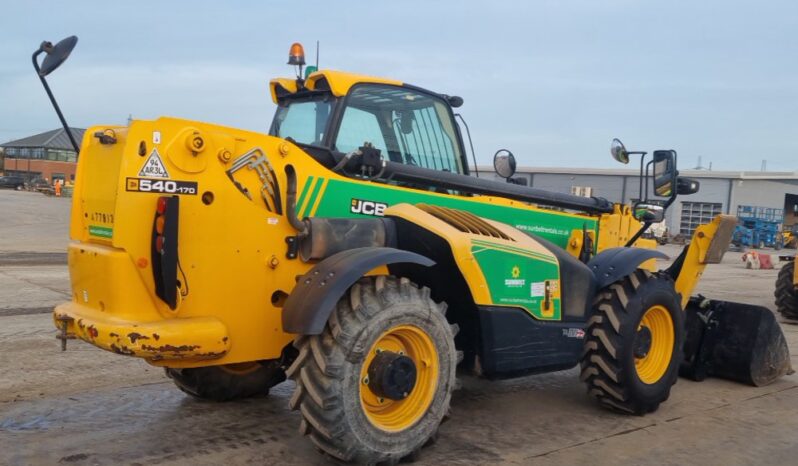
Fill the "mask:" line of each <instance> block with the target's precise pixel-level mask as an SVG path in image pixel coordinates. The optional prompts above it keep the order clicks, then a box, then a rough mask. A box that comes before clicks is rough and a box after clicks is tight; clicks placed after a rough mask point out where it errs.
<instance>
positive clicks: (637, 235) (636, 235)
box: [623, 222, 651, 248]
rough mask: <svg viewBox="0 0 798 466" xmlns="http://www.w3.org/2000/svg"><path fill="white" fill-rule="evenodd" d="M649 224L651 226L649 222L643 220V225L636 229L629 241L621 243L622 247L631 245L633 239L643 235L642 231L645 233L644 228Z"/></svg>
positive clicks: (635, 239) (646, 228)
mask: <svg viewBox="0 0 798 466" xmlns="http://www.w3.org/2000/svg"><path fill="white" fill-rule="evenodd" d="M650 226H651V222H644V223H643V226H642V227H640V229H639V230H637V233H635V234H634V236H632V237H631V238H629V241H627V242H626V244H624V245H623V247H625V248H630V247H632V245H633V244H635V241H637V240H638V239H639V238H640V237H641V236H643V233H645V232H646V230H648V227H650Z"/></svg>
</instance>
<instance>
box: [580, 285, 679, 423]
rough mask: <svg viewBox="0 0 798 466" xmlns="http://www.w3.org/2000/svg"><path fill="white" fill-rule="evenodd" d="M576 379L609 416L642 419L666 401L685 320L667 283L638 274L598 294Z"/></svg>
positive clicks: (676, 370) (676, 361) (672, 289)
mask: <svg viewBox="0 0 798 466" xmlns="http://www.w3.org/2000/svg"><path fill="white" fill-rule="evenodd" d="M594 307H595V311H594V312H595V314H594V315H593V316H592V317H591V318H590V320H589V321H588V328H587V338H586V340H585V349H584V353H583V355H582V361H581V369H582V372H581V379H582V380H583V381H584V382H586V383H587V386H588V393H589V394H590V395H592V396H595V397H596V398H598V401H599V403H600V404H601V405H603V406H605V407H608V408H611V409H613V410H617V411H622V412H625V413H630V414H638V415H642V414H645V413H650V412H653V411H656V409H657V408H658V407H659V405H660V403H662V402H663V401H665V400H667V399H668V396H669V395H670V390H671V386H672V385H673V384H674V383H676V378H677V377H678V375H679V365H680V364H681V362H682V346H683V344H684V338H685V330H684V315H683V311H682V307H681V301H680V299H679V295H678V294H677V293H676V290H675V289H674V286H673V281H672V280H671V278H670V277H668V276H667V275H664V274H656V275H654V274H651V273H649V272H647V271H644V270H637V271H635V272H634V273H632V274H631V275H629V276H628V277H625V278H624V279H622V280H620V281H617V282H615V283H613V284H612V285H609V286H608V287H606V288H605V289H603V290H601V291H600V292H599V294H598V296H597V299H596V302H595V305H594Z"/></svg>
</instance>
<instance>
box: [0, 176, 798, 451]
mask: <svg viewBox="0 0 798 466" xmlns="http://www.w3.org/2000/svg"><path fill="white" fill-rule="evenodd" d="M68 210H69V200H67V199H56V198H46V197H44V196H42V195H39V194H31V193H16V192H6V191H0V212H3V220H2V224H0V367H2V368H3V369H4V370H3V371H2V375H0V464H12V465H16V464H55V463H59V464H200V465H203V464H209V465H210V464H214V465H216V464H249V463H257V464H263V463H267V464H329V462H328V461H327V460H325V459H324V458H322V457H321V456H320V455H318V454H317V453H316V451H315V450H314V448H313V447H312V446H311V444H310V443H309V442H307V441H306V440H305V439H303V438H302V437H300V436H299V435H298V434H297V433H296V426H297V425H298V424H299V417H298V415H297V414H296V413H294V412H291V411H289V410H288V408H287V402H288V398H289V396H290V393H291V390H292V385H291V383H290V382H286V383H283V384H281V385H279V386H277V387H275V388H274V389H273V390H272V393H271V394H270V395H269V396H268V397H263V398H258V399H252V400H246V401H242V402H235V403H225V404H215V403H206V402H199V401H196V400H193V399H191V398H189V397H187V396H186V395H184V394H183V393H182V392H180V391H178V390H177V389H176V388H175V387H173V386H172V384H171V383H170V382H169V381H168V380H167V379H166V378H165V377H164V375H163V372H162V371H161V370H160V369H157V368H154V367H151V366H149V365H147V364H146V363H145V362H143V361H140V360H138V359H134V358H127V357H122V356H117V355H115V354H111V353H107V352H104V351H101V350H98V349H95V348H94V347H92V346H90V345H88V344H84V343H80V342H76V343H71V344H70V348H69V350H68V351H67V352H64V353H62V352H61V351H59V344H58V342H57V341H56V340H55V339H54V338H53V336H54V330H53V326H52V321H51V318H50V315H49V311H50V310H51V309H52V306H53V305H54V304H55V303H57V302H59V301H63V300H68V299H69V294H70V292H69V281H68V273H67V268H66V263H65V262H66V258H65V257H66V256H65V255H64V254H63V251H64V249H65V247H66V244H67V228H66V223H67V222H68V217H69V212H68ZM663 250H664V251H665V252H666V253H667V254H670V255H671V256H672V257H675V255H676V254H677V253H678V249H677V248H676V247H674V246H666V247H664V248H663ZM778 266H779V264H777V267H778ZM777 272H778V270H762V271H754V270H747V269H745V267H744V266H743V263H742V262H741V261H740V253H729V254H727V256H726V258H725V260H724V262H723V264H720V265H718V266H712V267H710V268H708V269H707V271H706V273H705V276H704V279H703V281H702V283H701V285H700V288H699V290H698V291H699V292H701V293H703V294H705V295H707V296H711V297H716V298H719V299H726V300H734V301H742V302H748V303H751V304H759V305H763V306H767V307H769V308H771V309H772V308H773V304H772V301H773V297H772V293H773V286H774V282H775V279H776V274H777ZM783 328H784V330H785V334H786V335H787V339H788V342H789V345H790V347H791V349H792V352H793V354H796V355H798V327H796V326H793V325H783ZM792 361H793V365H794V366H796V365H798V360H796V357H795V356H794V357H793V358H792ZM462 382H463V384H462V385H463V386H462V389H461V390H459V391H458V392H456V393H455V396H454V397H453V402H452V417H451V419H450V420H449V421H448V422H447V423H445V424H444V425H443V426H442V428H441V432H440V438H439V440H438V442H437V443H436V444H435V445H433V446H431V447H428V448H426V449H425V451H424V452H423V454H422V457H421V459H420V461H419V463H418V464H424V465H425V464H514V465H526V464H576V463H583V464H618V463H624V464H651V465H654V464H656V465H661V464H679V465H683V464H702V465H712V464H723V465H729V464H780V465H781V464H795V461H796V459H795V458H798V443H796V441H795V432H796V431H798V389H797V388H798V376H796V375H790V376H787V377H784V378H783V379H781V380H780V381H778V382H776V383H774V384H772V385H770V386H768V387H759V388H753V387H748V386H744V385H740V384H736V383H732V382H728V381H724V380H718V379H711V380H707V381H705V382H702V383H695V382H691V381H688V380H684V379H682V380H680V381H679V383H678V384H677V385H676V386H675V387H674V390H673V392H672V394H671V398H670V400H669V401H668V402H667V403H665V404H663V405H662V407H661V408H660V410H659V411H657V412H656V413H653V414H650V415H647V416H645V417H636V416H621V415H616V414H613V413H609V412H606V411H605V410H602V409H600V408H599V407H597V406H596V404H595V403H593V402H592V401H591V400H590V399H588V398H587V396H586V394H585V389H584V387H583V385H582V384H580V383H579V381H578V375H577V372H576V371H575V370H569V371H562V372H556V373H551V374H544V375H538V376H530V377H525V378H521V379H516V380H510V381H499V382H489V381H485V380H480V379H474V378H464V379H463V381H462Z"/></svg>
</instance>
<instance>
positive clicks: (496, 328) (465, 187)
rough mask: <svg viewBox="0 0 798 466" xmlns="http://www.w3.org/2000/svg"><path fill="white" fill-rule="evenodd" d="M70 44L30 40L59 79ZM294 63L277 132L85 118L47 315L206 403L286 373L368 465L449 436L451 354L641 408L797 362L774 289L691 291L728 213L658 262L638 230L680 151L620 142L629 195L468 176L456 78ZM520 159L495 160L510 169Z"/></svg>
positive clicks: (757, 379) (305, 420) (327, 429)
mask: <svg viewBox="0 0 798 466" xmlns="http://www.w3.org/2000/svg"><path fill="white" fill-rule="evenodd" d="M75 42H76V39H75V38H70V39H66V40H65V41H63V42H61V43H59V44H57V45H55V46H53V45H52V44H49V43H44V44H42V47H41V48H40V49H39V50H37V52H36V54H35V55H34V66H35V67H36V69H37V71H38V72H39V75H40V76H41V77H42V82H43V83H44V84H45V86H46V82H45V81H44V76H46V75H47V74H48V73H50V72H51V71H52V70H53V69H55V68H56V67H57V66H58V65H60V64H61V63H62V62H63V60H64V59H65V58H66V56H68V55H69V52H70V51H71V50H72V47H73V46H74V44H75ZM42 53H46V57H45V59H44V60H43V62H42V64H41V66H40V65H39V63H38V61H37V56H38V55H40V54H42ZM289 64H292V65H295V66H296V67H297V68H298V73H297V78H295V79H294V78H292V79H275V80H273V81H271V84H270V87H271V95H272V99H273V100H274V102H275V103H276V104H277V106H278V107H277V111H276V114H275V117H274V121H273V123H272V125H271V128H270V130H269V134H261V133H256V132H250V131H242V130H237V129H233V128H225V127H221V126H217V125H212V124H208V123H203V122H197V121H187V120H179V119H175V118H159V119H157V120H154V121H134V122H132V123H131V124H130V126H128V127H123V126H97V127H94V128H91V129H89V130H88V132H87V133H86V134H87V136H86V137H85V138H84V140H83V143H82V145H81V147H80V157H79V163H78V170H77V176H76V185H75V191H74V200H73V206H72V214H71V215H72V217H71V226H70V237H71V239H72V242H71V244H70V246H69V255H68V257H69V270H70V276H71V282H72V292H73V297H72V300H71V301H70V302H68V303H64V304H61V305H59V306H58V307H56V309H55V311H54V321H55V325H56V326H57V328H58V329H59V332H60V333H59V335H58V336H59V337H60V338H61V339H62V341H63V344H64V345H66V342H67V340H68V339H71V338H78V339H81V340H84V341H86V342H89V343H91V344H93V345H95V346H98V347H100V348H103V349H106V350H109V351H113V352H116V353H119V354H123V355H128V356H134V357H139V358H143V359H145V360H146V361H148V362H149V363H151V364H153V365H156V366H162V367H164V368H166V373H167V374H168V375H169V377H171V378H172V379H173V380H174V382H175V383H176V384H177V386H178V387H180V388H181V389H182V390H184V391H185V392H187V393H189V394H191V395H194V396H196V397H200V398H207V399H213V400H231V399H236V398H242V397H247V396H252V395H257V394H265V393H267V392H268V390H269V388H270V387H271V386H273V385H275V384H277V383H280V382H282V381H283V380H284V379H285V378H286V376H287V377H288V378H290V379H292V380H293V381H294V382H295V384H296V388H295V390H294V394H293V396H292V398H291V400H290V406H291V408H293V409H297V410H299V412H300V417H301V422H300V431H301V432H302V433H303V434H305V435H307V436H309V437H310V439H311V440H312V441H313V443H314V444H315V445H316V446H317V447H318V448H319V449H321V450H322V451H323V452H325V453H327V454H329V455H332V456H333V457H336V458H339V459H342V460H351V461H359V462H372V463H373V462H381V461H388V462H394V461H396V460H399V459H401V458H403V457H405V456H407V455H410V454H412V453H414V452H416V451H417V450H419V449H420V448H421V447H422V446H423V445H424V444H425V443H426V442H427V441H428V440H429V439H430V438H431V437H432V436H433V435H434V434H435V432H436V431H437V429H438V426H439V424H440V423H441V421H442V419H443V418H444V416H446V414H447V412H448V411H449V402H450V397H451V394H452V390H454V388H455V372H456V371H455V369H456V368H457V367H458V366H459V367H460V368H461V369H462V370H463V371H464V372H470V373H473V374H476V375H478V376H484V377H488V378H506V377H516V376H520V375H525V374H531V373H536V372H548V371H557V370H562V369H568V368H571V367H574V366H576V365H579V366H580V367H581V376H580V377H581V380H582V381H583V382H585V383H586V384H587V388H588V392H589V394H590V395H591V396H594V397H595V398H596V399H597V400H598V401H599V403H600V404H601V405H603V406H606V407H608V408H612V409H614V410H617V411H620V412H624V413H632V414H644V413H648V412H651V411H654V410H656V409H657V407H658V406H659V404H660V403H662V402H663V401H665V400H666V399H667V398H668V395H669V393H670V390H671V386H672V385H673V384H674V382H675V381H676V378H677V375H678V373H679V370H680V366H681V368H682V371H683V373H685V374H689V375H691V376H692V377H694V378H696V379H700V378H702V377H705V376H707V375H712V374H716V375H720V376H724V377H729V378H733V379H737V380H741V381H746V382H749V383H754V384H762V383H768V382H770V381H772V380H774V379H775V378H777V377H779V376H780V375H782V374H783V373H784V372H785V371H786V370H788V369H789V355H788V354H787V347H786V344H785V342H784V338H783V335H782V334H781V331H780V329H779V327H778V326H777V324H775V321H774V319H773V317H772V314H771V313H770V312H768V311H767V310H766V309H765V310H763V309H762V308H757V307H753V306H747V305H742V304H733V303H725V302H720V301H711V300H708V299H704V298H701V297H697V298H691V292H692V290H693V288H694V287H695V285H696V283H697V281H698V279H699V277H700V276H701V273H702V271H703V269H704V266H705V264H710V263H716V262H718V261H719V260H720V259H721V257H722V256H723V253H724V251H725V250H726V248H727V246H728V242H729V238H730V235H731V230H732V229H733V228H734V224H735V219H734V218H730V217H724V216H720V217H718V218H717V219H715V220H714V221H713V222H712V223H710V224H707V225H703V226H700V227H699V228H698V229H697V230H696V233H695V235H694V236H693V238H692V241H691V242H690V244H689V245H688V246H687V247H685V249H684V251H683V252H682V253H681V255H680V256H679V257H678V258H677V259H676V260H675V262H674V263H673V265H671V266H670V267H668V268H665V269H659V268H658V267H657V266H656V263H655V260H657V259H665V255H664V254H662V253H660V252H657V251H655V250H653V246H654V245H653V244H652V243H653V242H652V241H651V240H643V239H639V238H640V236H641V234H642V233H643V232H644V231H645V229H646V228H647V227H648V226H649V225H650V224H651V223H654V222H658V221H660V220H662V218H663V216H664V214H665V211H666V209H667V208H668V206H669V205H670V204H671V203H672V202H673V201H674V200H675V198H676V196H677V195H678V194H689V193H693V192H695V191H696V190H697V187H698V185H697V183H696V182H694V181H691V180H688V179H684V178H681V177H679V176H678V172H677V169H676V154H675V152H674V151H656V152H654V154H653V158H651V160H650V161H646V160H647V159H646V153H644V152H628V151H626V149H625V148H624V147H623V145H622V144H620V142H619V141H617V140H616V141H614V142H613V146H612V155H613V156H614V158H615V159H617V160H619V161H621V162H624V163H628V162H629V159H630V157H631V156H635V155H636V156H639V157H640V159H641V162H640V176H641V192H640V199H641V201H640V202H638V203H636V204H635V205H634V206H633V207H631V206H628V205H623V204H613V203H612V202H609V201H607V200H606V199H602V198H598V197H589V198H588V197H578V196H573V195H567V194H560V193H556V192H550V191H545V190H541V189H537V188H534V187H527V186H522V185H520V184H517V183H502V182H496V181H489V180H487V179H485V178H477V177H473V176H470V175H471V172H470V168H469V166H468V162H467V158H466V150H465V146H464V144H463V138H462V135H461V132H460V127H459V126H458V124H457V122H456V121H455V115H454V113H453V108H456V107H459V106H460V105H461V104H462V103H463V100H462V99H461V98H459V97H455V96H449V95H445V94H440V93H436V92H431V91H428V90H424V89H421V88H419V87H415V86H411V85H409V84H406V83H403V82H401V81H397V80H393V79H382V78H373V77H368V76H359V75H354V74H349V73H343V72H338V71H315V72H312V73H309V74H307V75H305V76H304V77H303V74H302V67H303V65H304V64H305V62H304V54H303V52H302V50H301V46H299V45H298V44H295V45H294V46H293V47H292V48H291V53H290V60H289ZM48 93H49V89H48ZM56 108H57V105H56ZM58 113H59V116H60V115H61V114H60V111H58ZM76 149H77V147H76ZM514 165H515V161H514V158H513V157H512V155H511V154H509V153H508V152H506V151H503V152H500V153H499V154H498V155H497V157H496V158H495V167H496V170H497V172H498V173H499V174H501V175H502V176H504V177H505V178H510V177H511V176H512V175H513V171H514ZM655 198H656V199H655ZM656 201H659V202H656ZM641 222H642V224H641ZM726 337H731V339H732V340H733V343H732V344H728V343H727V342H728V341H730V340H729V338H726Z"/></svg>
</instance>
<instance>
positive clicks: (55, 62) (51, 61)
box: [39, 36, 78, 76]
mask: <svg viewBox="0 0 798 466" xmlns="http://www.w3.org/2000/svg"><path fill="white" fill-rule="evenodd" d="M77 43H78V38H77V37H76V36H69V37H67V38H66V39H64V40H62V41H61V42H59V43H57V44H55V45H53V44H51V43H50V42H42V45H41V46H40V47H39V49H40V50H41V51H43V52H44V53H46V54H47V56H46V57H44V60H43V61H42V66H41V68H40V69H39V76H47V75H48V74H50V73H52V72H53V71H55V70H56V68H58V67H59V66H61V64H62V63H64V62H65V61H66V59H67V58H69V54H70V53H72V49H74V48H75V45H76V44H77Z"/></svg>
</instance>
